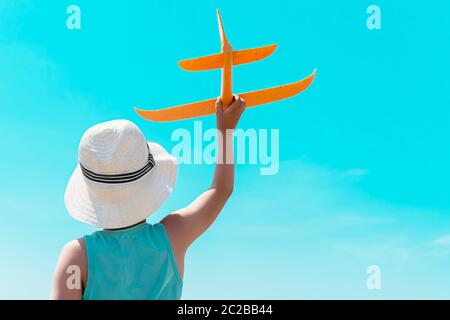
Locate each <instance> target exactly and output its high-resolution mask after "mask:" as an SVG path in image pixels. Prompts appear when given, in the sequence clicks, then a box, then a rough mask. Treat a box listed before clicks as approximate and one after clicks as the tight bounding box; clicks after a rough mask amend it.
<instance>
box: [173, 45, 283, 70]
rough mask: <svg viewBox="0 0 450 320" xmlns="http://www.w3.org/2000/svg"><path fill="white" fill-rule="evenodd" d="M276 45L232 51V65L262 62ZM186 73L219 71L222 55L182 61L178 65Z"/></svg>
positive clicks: (221, 64)
mask: <svg viewBox="0 0 450 320" xmlns="http://www.w3.org/2000/svg"><path fill="white" fill-rule="evenodd" d="M276 48H277V45H276V44H271V45H268V46H264V47H259V48H251V49H245V50H233V65H234V66H237V65H240V64H244V63H250V62H255V61H259V60H262V59H264V58H267V57H268V56H270V55H271V54H272V53H273V52H274V51H275V49H276ZM178 64H179V65H180V67H181V68H182V69H183V70H186V71H204V70H213V69H220V68H222V67H223V54H222V53H218V54H213V55H210V56H205V57H200V58H194V59H188V60H183V61H180V62H179V63H178Z"/></svg>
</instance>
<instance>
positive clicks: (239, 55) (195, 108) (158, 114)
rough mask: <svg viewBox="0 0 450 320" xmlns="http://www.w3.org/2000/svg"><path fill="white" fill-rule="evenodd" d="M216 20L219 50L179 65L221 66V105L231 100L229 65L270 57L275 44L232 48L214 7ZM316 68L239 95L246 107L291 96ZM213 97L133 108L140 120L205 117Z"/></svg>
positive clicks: (195, 67)
mask: <svg viewBox="0 0 450 320" xmlns="http://www.w3.org/2000/svg"><path fill="white" fill-rule="evenodd" d="M217 19H218V21H219V30H220V40H221V42H222V52H221V53H219V54H215V55H210V56H205V57H200V58H194V59H189V60H184V61H180V62H179V65H180V67H181V68H182V69H184V70H187V71H203V70H212V69H219V68H221V69H222V90H221V99H222V103H223V106H224V107H227V106H229V105H230V104H231V102H232V101H233V93H232V68H233V66H236V65H239V64H244V63H249V62H254V61H258V60H262V59H264V58H266V57H268V56H270V55H271V54H272V53H273V52H274V51H275V49H276V47H277V45H276V44H272V45H269V46H264V47H260V48H253V49H246V50H237V51H235V50H233V49H232V47H231V45H230V43H229V42H228V40H227V37H226V36H225V31H224V29H223V25H222V19H221V17H220V13H219V10H217ZM315 75H316V70H314V71H313V73H312V74H311V75H309V76H308V77H307V78H305V79H303V80H300V81H298V82H294V83H290V84H286V85H282V86H278V87H273V88H269V89H263V90H257V91H252V92H246V93H242V94H240V96H241V97H242V98H243V99H244V100H245V101H246V103H247V107H254V106H259V105H262V104H265V103H270V102H274V101H278V100H282V99H286V98H289V97H292V96H294V95H296V94H298V93H300V92H302V91H303V90H305V89H306V88H308V86H309V85H310V84H311V83H312V81H313V79H314V76H315ZM215 102H216V99H215V98H214V99H209V100H204V101H199V102H194V103H189V104H185V105H181V106H177V107H171V108H167V109H161V110H140V109H137V108H135V110H136V112H137V113H138V114H139V115H140V116H141V117H143V118H144V119H147V120H151V121H157V122H166V121H176V120H182V119H189V118H195V117H201V116H206V115H210V114H213V113H215Z"/></svg>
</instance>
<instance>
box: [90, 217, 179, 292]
mask: <svg viewBox="0 0 450 320" xmlns="http://www.w3.org/2000/svg"><path fill="white" fill-rule="evenodd" d="M84 241H85V243H86V253H87V264H88V275H87V283H86V288H85V290H84V293H83V299H84V300H117V299H120V300H131V299H133V300H156V299H161V300H176V299H180V298H181V290H182V286H183V281H182V279H181V277H180V274H179V273H178V268H177V265H176V262H175V256H174V254H173V251H172V247H171V245H170V242H169V238H168V236H167V233H166V230H165V229H164V226H163V225H162V224H161V223H157V224H154V225H151V224H148V223H141V224H138V225H136V226H133V227H131V228H127V229H123V230H113V231H107V230H103V231H97V232H95V233H93V234H91V235H88V236H85V237H84Z"/></svg>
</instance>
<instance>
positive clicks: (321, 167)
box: [0, 0, 450, 299]
mask: <svg viewBox="0 0 450 320" xmlns="http://www.w3.org/2000/svg"><path fill="white" fill-rule="evenodd" d="M373 3H375V4H377V5H379V6H380V8H381V19H382V29H381V30H368V29H367V27H366V19H367V14H366V8H367V7H368V6H369V5H370V4H373ZM71 4H77V5H79V6H80V8H81V18H82V29H81V30H78V31H74V30H72V31H71V30H68V29H67V28H66V19H67V16H68V15H67V14H66V8H67V7H68V6H69V5H71ZM215 8H219V9H220V10H221V13H222V17H223V19H224V24H225V28H226V31H227V35H228V38H229V40H230V41H231V43H232V45H233V46H234V48H236V49H241V48H247V47H254V46H261V45H266V44H271V43H277V44H278V45H279V47H278V49H277V51H276V52H275V54H274V55H273V56H272V57H270V58H268V59H266V60H264V61H261V62H258V63H255V64H251V65H245V66H241V67H237V68H235V73H234V75H235V83H234V89H235V91H236V92H243V91H248V90H253V89H259V88H264V87H268V86H273V85H278V84H283V83H286V82H291V81H296V80H299V79H301V78H303V77H305V76H307V75H308V74H309V73H310V72H311V71H312V70H313V69H314V68H317V70H318V71H317V77H316V79H315V81H314V83H313V85H312V86H311V87H310V88H309V89H308V90H307V91H306V92H304V93H302V94H301V95H299V96H297V97H295V98H292V99H289V100H286V101H282V102H278V103H274V104H273V105H270V106H263V107H259V108H255V109H252V110H248V111H247V112H246V113H245V115H244V117H243V119H242V121H241V122H240V127H241V128H244V129H245V128H256V129H258V128H266V129H279V132H280V161H281V162H280V171H279V173H278V174H277V175H273V176H261V175H260V174H259V168H258V166H250V165H241V166H238V168H237V185H236V188H235V193H234V195H233V198H232V200H231V201H230V203H229V204H228V205H227V207H226V208H225V210H224V211H223V213H222V215H221V217H220V218H219V219H218V221H217V222H216V224H215V225H214V226H213V227H212V228H211V229H210V230H209V231H208V232H207V233H206V234H205V235H204V236H203V237H202V238H201V239H199V240H198V241H197V242H196V243H195V244H194V245H193V246H192V248H191V250H190V251H189V253H188V256H187V262H186V274H185V289H184V298H192V299H196V298H210V299H214V298H288V299H294V298H298V299H313V298H342V299H345V298H368V299H380V298H388V299H391V298H449V297H450V276H449V274H448V265H449V263H450V236H449V235H450V216H449V213H450V196H449V181H450V168H449V166H448V164H449V163H450V148H449V138H450V126H449V119H450V111H449V108H448V106H449V105H450V98H449V94H448V92H449V88H450V76H449V75H450V62H449V60H448V56H450V47H449V45H448V41H449V38H450V21H449V20H448V19H447V18H448V17H447V15H448V12H449V11H450V4H449V3H445V2H444V1H433V2H428V3H426V4H412V3H411V2H409V1H395V2H393V1H378V0H377V1H370V2H369V1H348V2H345V3H338V2H336V3H330V2H329V1H294V0H292V1H237V0H236V1H233V0H227V1H212V0H208V1H206V0H204V1H175V0H165V1H151V2H150V1H144V0H139V1H138V0H133V1H126V2H125V1H116V2H114V4H108V5H106V4H105V2H104V1H86V0H77V1H58V3H56V2H55V1H50V0H45V1H44V0H41V1H31V0H14V1H13V0H2V1H0V17H1V18H0V70H1V71H0V106H1V111H2V116H1V117H0V127H1V129H2V132H3V134H2V135H1V136H0V146H1V149H2V150H3V151H2V157H1V160H0V161H1V165H0V176H1V177H2V182H3V183H2V184H1V185H0V194H1V196H0V246H1V247H0V248H1V251H2V253H3V256H2V259H1V262H0V284H1V288H0V298H10V299H13V298H42V299H45V298H47V297H48V293H49V291H50V282H51V277H52V272H53V268H54V264H55V262H56V260H57V257H58V253H59V250H60V249H61V247H62V246H63V245H64V243H66V242H67V241H69V240H71V239H74V238H77V237H80V236H82V235H83V234H86V233H90V232H93V231H94V229H93V228H91V227H88V226H84V225H82V224H80V223H78V222H77V221H75V220H73V219H72V218H70V216H69V215H68V214H67V213H66V211H65V208H64V203H63V194H64V189H65V185H66V183H67V181H68V178H69V177H70V175H71V173H72V170H73V168H74V166H75V165H76V155H77V147H78V142H79V139H80V137H81V135H82V133H83V132H84V131H85V130H86V129H87V128H88V127H90V126H91V125H93V124H95V123H98V122H102V121H106V120H111V119H117V118H125V119H129V120H131V121H133V122H135V123H136V124H138V125H139V126H140V127H141V128H142V130H143V131H144V133H145V134H146V136H147V138H148V139H150V140H155V141H158V142H160V143H161V144H162V145H164V146H165V147H166V148H167V149H169V150H170V149H171V148H172V147H173V146H174V142H173V141H171V139H170V137H171V133H172V132H173V130H175V129H177V128H187V129H188V130H193V122H192V120H188V121H180V122H174V123H166V124H157V123H150V122H146V121H144V120H142V119H140V118H139V117H138V116H137V115H136V114H135V113H134V111H133V108H132V107H133V106H141V107H146V108H159V107H165V106H170V105H174V104H180V103H185V102H191V101H196V100H200V99H204V98H211V97H214V96H217V95H218V94H219V85H220V73H219V72H218V71H211V72H206V73H186V72H184V71H183V70H181V69H179V67H178V66H177V63H176V62H177V61H178V60H182V59H186V58H190V57H195V56H199V55H205V54H210V53H215V52H217V51H218V50H219V37H218V31H217V23H216V16H215ZM213 125H214V118H213V117H208V118H204V119H203V126H204V127H205V128H206V127H212V126H213ZM212 170H213V168H212V167H211V166H208V165H182V166H180V170H179V175H178V181H177V186H176V189H175V191H174V193H173V195H172V196H171V197H170V198H169V199H168V201H167V202H166V203H165V204H164V205H163V207H162V208H161V209H160V210H159V211H158V213H157V214H155V215H154V216H152V217H151V219H150V221H151V222H156V221H158V220H159V219H161V218H162V217H163V216H164V215H165V214H167V213H169V212H170V211H171V210H175V209H177V208H179V207H182V206H185V205H186V204H188V203H189V201H191V200H192V199H194V198H195V197H196V195H197V194H198V193H199V192H201V191H202V190H203V189H204V188H206V187H207V186H208V185H209V182H210V179H211V175H212ZM373 264H375V265H379V266H380V268H381V270H382V289H381V290H368V289H367V288H366V278H367V274H366V268H367V266H369V265H373Z"/></svg>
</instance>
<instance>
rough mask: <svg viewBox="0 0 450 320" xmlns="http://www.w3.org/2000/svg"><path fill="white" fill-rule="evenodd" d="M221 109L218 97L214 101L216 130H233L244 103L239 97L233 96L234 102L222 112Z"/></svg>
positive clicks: (220, 101) (243, 108)
mask: <svg viewBox="0 0 450 320" xmlns="http://www.w3.org/2000/svg"><path fill="white" fill-rule="evenodd" d="M222 107H223V106H222V100H221V99H220V97H219V98H217V101H216V123H217V129H219V130H226V129H235V128H236V125H237V123H238V121H239V119H240V118H241V115H242V113H243V112H244V110H245V107H246V103H245V101H244V100H243V99H242V98H241V97H239V96H237V95H236V96H234V100H233V102H232V103H231V105H230V106H229V107H228V108H226V109H225V110H223V108H222Z"/></svg>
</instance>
